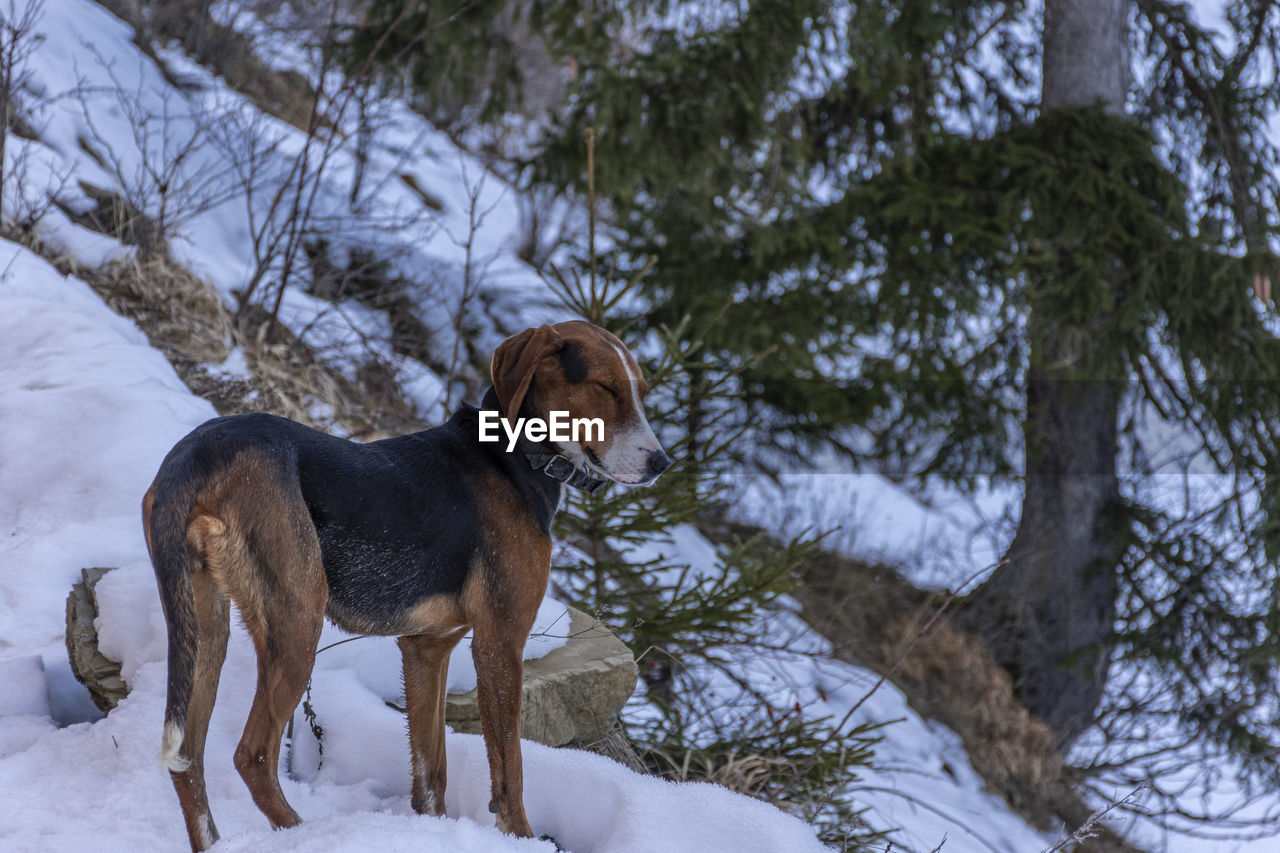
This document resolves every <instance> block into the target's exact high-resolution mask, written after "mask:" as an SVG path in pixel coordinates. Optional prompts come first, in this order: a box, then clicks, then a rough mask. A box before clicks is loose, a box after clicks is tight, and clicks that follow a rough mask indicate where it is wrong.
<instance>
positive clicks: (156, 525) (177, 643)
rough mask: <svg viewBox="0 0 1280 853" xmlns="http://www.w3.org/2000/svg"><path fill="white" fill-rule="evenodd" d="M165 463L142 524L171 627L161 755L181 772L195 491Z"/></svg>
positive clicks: (192, 655)
mask: <svg viewBox="0 0 1280 853" xmlns="http://www.w3.org/2000/svg"><path fill="white" fill-rule="evenodd" d="M168 463H169V460H165V466H162V468H161V471H160V474H159V475H158V476H157V477H156V481H155V482H154V483H153V484H152V485H151V489H150V490H148V492H147V495H146V497H145V498H143V501H142V523H143V527H144V529H145V531H146V535H147V549H148V550H149V551H150V553H151V565H152V566H153V567H154V568H155V571H156V585H157V586H158V587H159V588H160V602H161V604H162V605H163V606H164V618H165V622H167V623H168V627H169V690H168V698H167V700H166V702H165V709H164V741H163V744H162V746H161V748H160V760H161V761H162V762H163V763H164V765H165V766H166V767H168V768H169V770H170V771H171V772H173V773H182V772H183V771H185V770H186V769H187V767H188V766H189V764H190V761H189V760H188V759H187V758H184V757H183V756H182V755H181V754H180V750H181V748H182V739H183V737H184V729H185V727H186V719H187V706H188V705H189V704H190V702H191V681H192V678H193V677H194V676H195V668H196V643H197V637H198V635H199V624H198V622H197V617H196V606H195V591H194V589H193V587H192V584H191V572H192V562H191V554H190V553H189V552H188V550H187V521H188V519H189V518H190V517H191V509H192V507H193V506H194V505H195V493H194V490H193V489H190V488H184V487H183V486H181V485H179V484H178V483H179V482H181V479H182V478H177V477H166V476H165V473H166V472H165V467H167V465H168Z"/></svg>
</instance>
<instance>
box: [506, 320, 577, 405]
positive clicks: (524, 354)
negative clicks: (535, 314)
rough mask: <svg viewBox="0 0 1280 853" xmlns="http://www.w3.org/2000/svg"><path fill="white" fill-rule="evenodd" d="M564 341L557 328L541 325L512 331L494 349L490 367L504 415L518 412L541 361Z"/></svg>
mask: <svg viewBox="0 0 1280 853" xmlns="http://www.w3.org/2000/svg"><path fill="white" fill-rule="evenodd" d="M563 344H564V339H563V338H561V337H560V335H559V333H557V332H556V330H555V329H553V328H551V327H550V326H539V327H538V328H536V329H525V330H524V331H523V332H520V333H519V334H516V335H512V336H511V337H509V338H507V339H506V340H505V341H503V342H502V343H501V344H500V345H499V346H498V348H497V349H496V350H494V352H493V361H492V362H491V363H490V365H489V371H490V373H492V374H493V390H494V391H495V392H496V393H497V395H498V405H499V407H500V408H501V409H502V414H503V416H505V417H508V418H514V417H516V416H517V414H518V413H519V411H520V404H521V403H523V402H524V398H525V395H526V394H528V393H529V384H530V383H531V382H533V374H534V372H535V371H536V370H537V369H538V363H539V362H540V361H542V359H544V358H546V357H547V356H548V355H551V353H553V352H555V351H556V350H557V349H558V348H559V347H560V346H562V345H563Z"/></svg>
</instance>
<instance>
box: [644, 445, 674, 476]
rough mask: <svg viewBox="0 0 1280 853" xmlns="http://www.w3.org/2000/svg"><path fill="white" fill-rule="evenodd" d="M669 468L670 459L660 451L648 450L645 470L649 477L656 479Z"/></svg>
mask: <svg viewBox="0 0 1280 853" xmlns="http://www.w3.org/2000/svg"><path fill="white" fill-rule="evenodd" d="M670 467H671V457H670V456H668V455H667V454H665V453H663V452H662V451H661V450H650V451H649V457H648V459H646V460H645V468H646V469H647V471H648V474H649V476H650V477H653V478H656V477H657V476H658V475H659V474H661V473H662V472H663V471H665V470H667V469H668V468H670Z"/></svg>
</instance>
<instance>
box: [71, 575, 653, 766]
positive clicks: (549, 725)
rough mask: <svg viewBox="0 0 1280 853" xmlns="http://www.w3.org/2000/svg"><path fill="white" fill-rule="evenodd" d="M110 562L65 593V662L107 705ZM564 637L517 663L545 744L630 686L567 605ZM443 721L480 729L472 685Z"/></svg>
mask: <svg viewBox="0 0 1280 853" xmlns="http://www.w3.org/2000/svg"><path fill="white" fill-rule="evenodd" d="M108 571H110V569H102V568H95V569H83V570H82V571H81V576H82V578H83V580H82V581H81V582H80V583H77V584H75V585H74V586H73V587H72V588H71V594H70V595H69V596H67V656H68V657H69V658H70V659H71V670H72V672H74V673H75V676H76V678H77V679H79V680H80V682H81V683H82V684H84V686H85V687H87V688H88V689H89V695H90V696H92V697H93V702H94V704H95V705H97V706H98V707H99V708H101V709H102V710H103V711H104V712H109V711H110V710H111V709H112V708H114V707H115V706H116V705H117V704H118V703H119V701H120V700H121V699H123V698H124V697H125V696H126V695H128V693H129V685H128V684H126V683H125V681H124V679H123V678H121V677H120V664H119V663H118V662H116V661H113V660H111V659H110V658H108V657H106V656H105V655H103V654H102V652H101V651H99V649H98V631H97V628H96V627H95V626H94V624H93V622H94V619H95V618H97V615H98V606H97V601H96V599H95V598H94V594H93V588H94V586H95V585H96V584H97V583H98V581H99V580H100V579H101V578H102V576H103V575H104V574H106V573H107V572H108ZM568 632H569V639H568V640H567V641H566V642H565V644H564V645H563V646H561V647H560V648H558V649H555V650H553V651H551V652H550V653H548V654H546V655H544V656H542V657H540V658H535V659H533V660H528V661H525V663H524V710H523V714H522V715H521V735H522V737H524V738H527V739H529V740H535V741H538V742H539V743H544V744H547V745H548V746H565V745H583V744H588V743H591V742H593V741H596V740H599V739H600V738H601V737H603V736H604V735H605V733H606V732H607V731H608V730H609V727H610V725H611V723H612V722H613V719H614V717H615V716H616V715H617V713H618V709H619V708H621V707H622V705H623V703H624V702H626V701H627V699H629V698H630V697H631V693H632V692H633V691H634V690H635V686H636V663H635V659H634V658H633V657H632V656H631V650H630V649H628V648H627V647H626V645H625V644H623V642H622V641H621V640H619V639H618V638H617V637H615V636H614V635H613V634H611V633H610V632H609V631H608V629H606V628H605V627H603V626H602V625H600V624H599V623H598V622H596V621H595V620H594V619H592V618H591V617H590V616H588V615H587V614H585V613H583V612H582V611H580V610H575V609H574V608H572V607H570V608H569V626H568ZM445 722H447V723H448V724H449V725H450V726H451V727H452V728H453V729H454V730H455V731H460V732H473V733H478V732H479V731H480V711H479V706H478V704H477V700H476V691H475V690H472V691H470V692H469V693H460V694H450V695H449V697H448V699H447V701H446V705H445Z"/></svg>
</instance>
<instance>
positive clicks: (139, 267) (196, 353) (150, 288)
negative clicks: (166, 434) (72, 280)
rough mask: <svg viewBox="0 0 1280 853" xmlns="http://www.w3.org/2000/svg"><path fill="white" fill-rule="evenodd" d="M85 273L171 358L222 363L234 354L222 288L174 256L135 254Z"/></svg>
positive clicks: (97, 288) (102, 294) (105, 297)
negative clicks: (218, 290)
mask: <svg viewBox="0 0 1280 853" xmlns="http://www.w3.org/2000/svg"><path fill="white" fill-rule="evenodd" d="M81 275H82V276H83V277H84V278H85V279H86V280H87V281H88V282H89V284H90V286H92V287H93V289H94V290H96V291H97V292H98V295H100V296H101V297H102V298H103V300H105V301H106V303H107V304H108V305H110V306H111V308H112V309H113V310H114V311H115V312H116V313H117V314H123V315H124V316H126V317H129V318H131V319H132V320H134V321H135V322H136V323H137V324H138V326H139V327H140V328H141V329H142V330H143V331H144V332H146V334H147V338H148V339H149V340H150V341H151V343H152V345H153V346H155V347H158V348H159V349H161V350H163V351H164V352H165V353H166V354H169V355H170V356H171V357H172V356H176V357H178V358H181V359H184V360H186V361H190V362H196V363H200V362H208V363H213V364H220V363H222V362H223V361H225V360H226V358H227V355H228V354H229V353H230V352H231V343H232V335H231V315H230V313H229V312H228V311H227V310H226V308H225V307H223V304H222V299H221V297H220V296H219V294H218V292H217V291H216V290H214V288H213V285H211V284H210V283H209V282H207V281H205V280H203V279H201V278H198V277H197V276H195V275H192V274H191V273H190V272H189V271H188V270H186V269H185V268H183V267H181V266H179V265H178V264H176V263H174V262H173V261H172V260H170V259H169V258H167V257H164V256H153V257H150V258H147V259H145V260H142V259H140V258H138V257H136V256H135V257H131V258H125V259H122V260H117V261H112V262H110V263H108V264H107V265H106V266H103V267H99V268H98V269H94V270H85V271H83V272H82V273H81Z"/></svg>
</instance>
